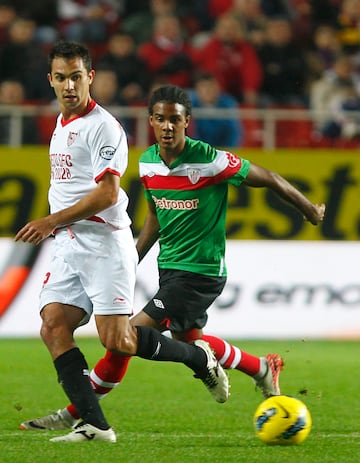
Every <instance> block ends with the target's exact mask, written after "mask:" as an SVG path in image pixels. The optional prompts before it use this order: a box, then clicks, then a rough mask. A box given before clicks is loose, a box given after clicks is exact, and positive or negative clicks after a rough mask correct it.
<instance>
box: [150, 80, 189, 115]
mask: <svg viewBox="0 0 360 463" xmlns="http://www.w3.org/2000/svg"><path fill="white" fill-rule="evenodd" d="M159 101H164V102H166V103H178V104H181V105H182V106H184V108H185V113H186V116H191V111H192V105H191V100H190V97H189V95H188V93H187V92H186V91H185V90H183V89H182V88H180V87H177V86H176V85H164V86H161V87H159V88H157V89H156V90H154V92H153V93H152V95H151V97H150V100H149V108H148V110H149V114H150V115H152V114H153V111H154V105H156V103H159Z"/></svg>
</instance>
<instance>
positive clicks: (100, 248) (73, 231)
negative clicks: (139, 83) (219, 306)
mask: <svg viewBox="0 0 360 463" xmlns="http://www.w3.org/2000/svg"><path fill="white" fill-rule="evenodd" d="M49 66H50V72H49V74H48V80H49V83H50V85H51V86H52V87H53V89H54V91H55V94H56V97H57V100H58V103H59V106H60V111H61V113H60V115H59V116H58V119H57V123H56V127H55V130H54V133H53V136H52V139H51V143H50V164H51V182H50V189H49V204H50V214H49V215H47V216H45V217H43V218H40V219H37V220H33V221H31V222H29V223H28V224H26V225H25V226H24V227H23V228H22V229H21V230H20V231H19V232H18V233H17V235H16V236H15V240H22V241H25V242H30V243H34V244H39V243H41V241H42V240H44V239H45V238H46V237H48V236H49V235H51V234H54V237H55V238H54V240H53V242H52V256H51V262H50V264H49V269H48V272H47V273H46V276H45V279H44V284H43V288H42V291H41V294H40V313H41V318H42V326H41V337H42V339H43V341H44V343H45V344H46V346H47V348H48V349H49V351H50V354H51V356H52V358H53V361H54V366H55V368H56V371H57V374H58V378H59V382H60V383H61V385H62V386H63V388H64V390H65V392H66V394H67V396H68V397H69V399H70V400H71V401H72V403H73V404H74V406H75V407H76V409H77V411H78V413H79V415H80V417H81V419H82V421H81V422H80V423H79V424H78V425H77V426H76V427H75V428H74V430H73V431H72V432H71V433H70V434H67V435H65V436H60V437H55V438H53V439H51V440H52V441H54V442H58V441H60V442H62V441H65V442H79V441H87V440H103V441H109V442H115V441H116V435H115V432H114V431H113V429H112V428H111V427H110V426H109V424H108V422H107V420H106V418H105V416H104V414H103V412H102V410H101V408H100V406H99V402H98V399H97V397H96V395H95V392H94V390H93V388H92V386H91V383H90V381H89V372H88V365H87V362H86V360H85V358H84V356H83V354H82V353H81V351H80V350H79V348H78V347H77V345H76V343H75V340H74V336H73V334H74V331H75V330H76V328H77V327H78V326H79V325H81V324H84V323H86V322H87V321H88V320H89V318H90V316H91V314H92V312H93V313H94V315H95V320H96V325H97V329H98V333H99V338H100V340H101V342H102V344H103V345H104V346H105V347H106V349H107V350H108V351H109V352H113V353H116V354H122V355H126V356H129V355H130V356H133V355H137V356H139V357H142V358H146V359H152V360H161V361H175V362H181V363H184V364H185V365H186V366H188V367H189V368H191V369H192V370H193V371H194V372H195V376H196V377H198V378H200V379H201V380H202V381H203V382H204V384H205V386H206V387H207V388H208V389H209V391H210V392H211V394H212V395H213V396H214V398H215V400H217V401H218V402H225V401H226V400H227V398H228V395H229V383H228V379H227V375H226V374H225V372H224V370H223V369H222V367H221V366H220V365H219V363H218V361H217V360H216V358H215V356H214V354H213V353H212V351H211V349H210V347H209V345H208V344H207V343H206V342H204V341H202V340H199V341H195V342H194V343H193V344H186V343H184V342H180V341H176V340H173V339H170V338H168V337H165V336H163V335H161V334H160V333H159V332H158V331H157V330H156V329H154V328H152V327H148V326H141V327H140V326H132V325H131V324H130V322H129V316H130V315H131V314H132V311H133V296H134V286H135V272H136V266H137V262H138V255H137V252H136V248H135V243H134V240H133V235H132V233H131V230H130V219H129V217H128V215H127V212H126V208H127V204H128V199H127V196H126V194H125V192H124V191H123V190H122V189H121V188H120V182H119V179H120V178H121V176H122V175H123V174H124V172H125V169H126V166H127V154H128V147H127V140H126V135H125V132H124V130H123V129H122V127H121V126H120V124H119V123H118V121H117V120H116V119H115V118H114V117H113V116H112V115H110V114H109V113H108V112H107V111H106V110H105V109H104V108H102V107H100V106H99V105H97V104H96V102H95V101H94V100H92V98H91V95H90V85H91V83H92V81H93V79H94V76H95V71H94V70H93V69H92V66H91V58H90V55H89V51H88V49H87V48H86V47H84V46H83V45H81V44H78V43H74V42H66V41H60V42H58V43H57V44H55V46H54V47H53V49H52V50H51V51H50V54H49Z"/></svg>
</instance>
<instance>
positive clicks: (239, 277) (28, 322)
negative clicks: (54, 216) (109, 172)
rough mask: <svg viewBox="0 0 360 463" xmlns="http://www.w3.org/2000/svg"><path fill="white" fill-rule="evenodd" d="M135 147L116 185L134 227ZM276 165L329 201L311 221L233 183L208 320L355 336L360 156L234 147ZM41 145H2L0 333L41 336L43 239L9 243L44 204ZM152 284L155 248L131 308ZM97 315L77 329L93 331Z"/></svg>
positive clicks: (138, 203)
mask: <svg viewBox="0 0 360 463" xmlns="http://www.w3.org/2000/svg"><path fill="white" fill-rule="evenodd" d="M140 152H141V149H140V148H131V149H130V156H129V167H128V170H127V172H126V175H125V176H124V178H123V179H122V185H123V187H124V188H125V190H126V191H127V192H128V194H129V196H130V205H129V212H130V215H131V218H132V220H133V228H134V233H135V236H137V233H138V231H139V229H140V227H141V223H142V220H143V217H144V214H145V212H146V204H145V200H144V198H143V194H142V187H141V185H140V183H139V180H138V171H137V160H138V156H139V154H140ZM234 152H236V153H237V154H239V155H242V156H244V157H248V158H249V159H251V160H252V161H253V162H257V163H260V164H262V165H264V166H267V167H269V168H272V169H274V170H276V171H278V172H279V173H280V174H281V175H283V176H285V177H286V178H287V179H289V180H290V181H292V182H293V183H294V184H295V185H296V186H297V187H298V188H300V189H301V190H302V191H304V192H305V193H306V194H307V195H308V196H309V198H311V199H312V200H313V201H315V202H325V203H326V204H327V207H328V209H327V215H326V218H325V221H324V223H323V224H321V225H320V226H317V227H313V226H312V225H310V224H309V223H306V222H304V221H303V219H302V218H301V217H300V216H299V215H298V214H297V213H296V212H294V211H293V210H292V209H291V208H289V207H288V206H286V205H284V204H283V203H282V202H279V201H278V200H277V199H276V198H275V197H274V196H273V195H270V194H269V193H268V192H266V191H265V190H262V189H259V190H258V189H251V191H249V190H247V189H240V190H236V189H233V188H231V189H230V195H229V214H228V219H227V231H228V237H229V240H228V248H227V262H228V271H229V278H228V283H227V286H226V289H225V291H224V293H223V295H222V296H221V297H220V298H219V300H218V301H217V302H216V303H215V304H214V307H212V309H211V310H210V313H209V314H210V317H209V324H208V330H209V331H210V332H214V333H217V334H218V335H221V336H225V337H228V338H229V337H231V338H233V339H240V338H250V339H252V338H268V339H269V338H273V339H279V338H289V337H290V338H298V339H299V338H350V337H351V338H358V337H359V336H360V283H359V279H358V276H357V272H356V270H355V269H356V261H357V256H358V254H359V248H360V246H359V234H360V205H359V200H358V198H359V193H360V191H359V189H360V185H359V180H358V179H359V178H360V175H359V174H360V172H359V171H360V160H359V158H358V157H357V154H356V153H355V152H353V151H349V150H346V151H341V150H336V151H332V152H328V151H321V150H302V151H299V150H281V149H279V150H276V151H274V152H264V151H262V150H254V149H249V150H246V149H245V150H244V149H243V150H238V151H237V150H234ZM48 181H49V166H48V155H47V148H46V147H44V146H34V147H22V148H5V147H2V148H1V170H0V217H1V221H0V232H1V236H2V238H1V239H0V275H1V276H0V301H1V302H0V336H1V337H11V336H38V330H39V327H40V317H39V315H38V309H37V300H38V299H37V298H38V292H39V289H40V287H41V282H42V279H43V275H44V274H45V270H46V262H47V259H48V249H49V248H48V245H49V243H48V240H47V242H45V243H44V244H43V245H42V246H41V247H39V248H34V247H33V246H31V245H24V244H15V243H14V242H13V241H12V236H13V235H14V233H15V232H16V230H17V229H18V228H19V227H20V226H21V224H22V223H25V222H26V221H27V220H30V219H33V218H35V217H38V216H40V215H43V214H44V213H46V211H47V208H48V206H47V189H48ZM156 285H157V272H156V249H154V250H153V251H152V253H151V254H150V255H149V256H148V257H147V258H146V259H145V260H144V262H142V263H141V264H140V266H139V273H138V282H137V288H136V301H135V307H136V310H139V309H140V308H141V307H142V304H143V303H144V302H145V300H146V299H147V298H148V297H150V296H151V294H152V293H153V292H154V290H155V288H156ZM95 333H96V331H95V328H94V324H93V323H90V324H89V325H88V326H87V327H85V328H81V329H80V330H79V334H80V335H93V334H94V335H95Z"/></svg>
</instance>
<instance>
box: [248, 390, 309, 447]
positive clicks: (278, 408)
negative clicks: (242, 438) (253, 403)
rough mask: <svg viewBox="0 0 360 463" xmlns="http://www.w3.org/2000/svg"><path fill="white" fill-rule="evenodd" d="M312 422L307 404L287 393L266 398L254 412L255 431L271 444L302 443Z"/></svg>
mask: <svg viewBox="0 0 360 463" xmlns="http://www.w3.org/2000/svg"><path fill="white" fill-rule="evenodd" d="M311 424H312V420H311V415H310V412H309V410H308V408H307V406H306V405H305V404H304V403H303V402H302V401H301V400H299V399H296V398H295V397H291V396H287V395H279V396H272V397H270V398H268V399H266V400H264V401H263V402H262V403H261V404H260V405H259V406H258V408H257V409H256V412H255V414H254V427H255V433H256V435H257V436H258V437H259V438H260V439H261V440H262V441H263V442H265V443H266V444H269V445H293V444H300V443H301V442H303V441H304V440H305V439H306V438H307V436H308V435H309V433H310V430H311Z"/></svg>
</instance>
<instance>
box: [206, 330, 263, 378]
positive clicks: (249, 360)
mask: <svg viewBox="0 0 360 463" xmlns="http://www.w3.org/2000/svg"><path fill="white" fill-rule="evenodd" d="M201 339H203V340H204V341H206V342H208V343H209V344H210V346H211V348H212V349H213V351H214V352H215V356H216V358H217V359H218V361H219V363H220V364H221V365H222V366H223V368H228V369H236V370H240V371H242V372H243V373H246V374H247V375H249V376H252V377H254V376H256V375H258V374H259V373H261V374H262V371H260V370H261V369H262V367H263V365H262V362H261V361H260V358H259V357H255V356H254V355H251V354H248V353H247V352H244V351H242V350H240V349H239V348H238V347H236V346H233V345H232V344H229V343H228V342H226V341H224V340H223V339H221V338H217V337H216V336H209V335H206V334H204V335H203V336H202V338H201ZM265 373H266V372H264V373H263V374H265Z"/></svg>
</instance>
